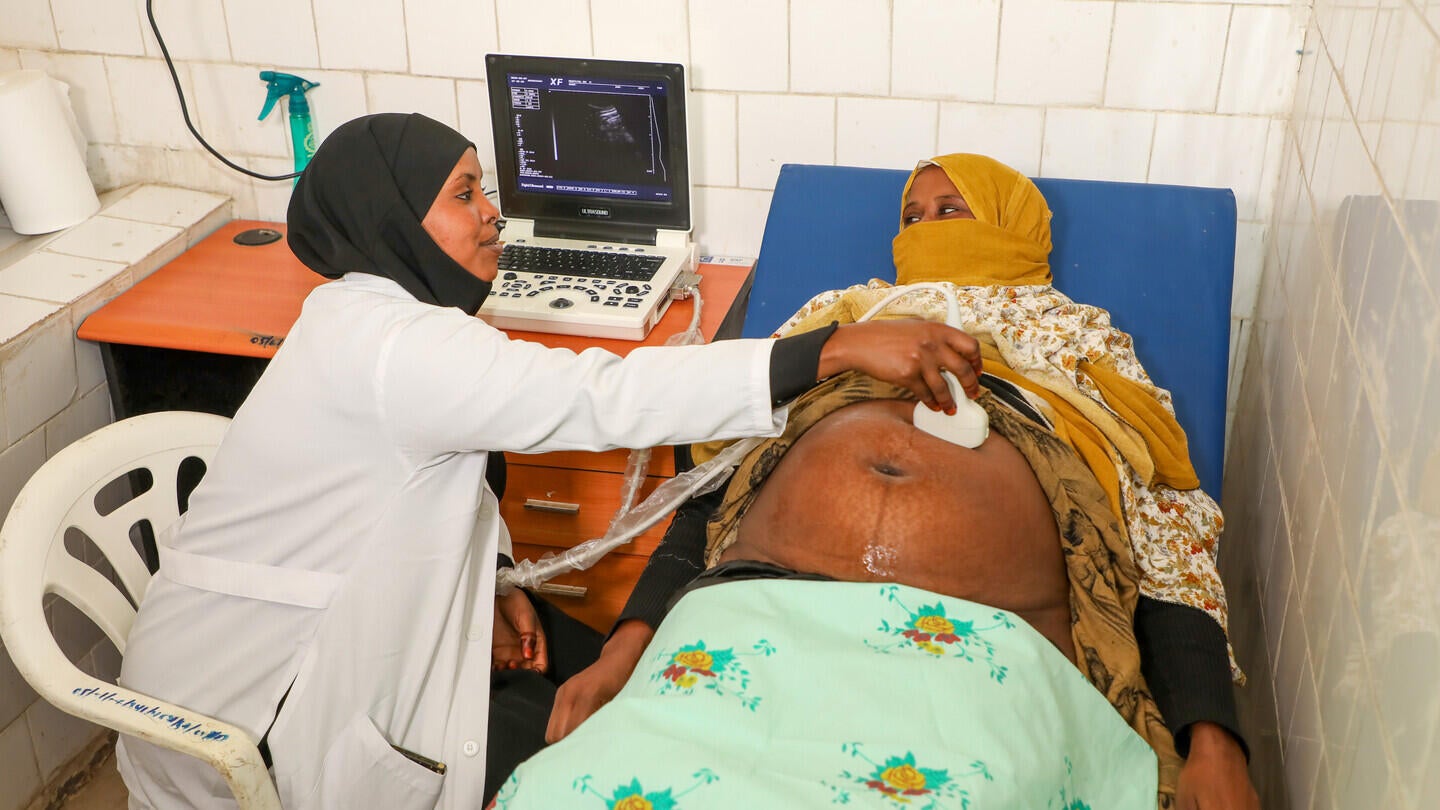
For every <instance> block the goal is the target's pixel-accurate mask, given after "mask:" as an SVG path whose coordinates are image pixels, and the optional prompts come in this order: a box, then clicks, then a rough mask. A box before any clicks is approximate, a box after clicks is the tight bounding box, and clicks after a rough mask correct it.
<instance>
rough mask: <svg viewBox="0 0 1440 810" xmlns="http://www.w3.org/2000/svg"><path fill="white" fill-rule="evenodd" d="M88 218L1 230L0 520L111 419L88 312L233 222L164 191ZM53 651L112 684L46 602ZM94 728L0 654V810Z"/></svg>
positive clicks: (118, 196) (111, 201) (15, 806)
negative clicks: (22, 232) (59, 457)
mask: <svg viewBox="0 0 1440 810" xmlns="http://www.w3.org/2000/svg"><path fill="white" fill-rule="evenodd" d="M102 206H103V207H102V209H101V211H100V213H99V214H97V215H96V216H93V217H91V218H90V219H88V220H86V221H85V222H83V223H80V224H79V225H76V226H74V227H71V228H68V229H66V230H64V231H61V232H58V233H55V234H49V235H45V236H32V237H28V238H27V237H19V236H17V235H16V234H15V233H14V232H13V231H10V230H9V229H6V228H0V515H4V514H6V513H8V512H9V510H10V505H11V503H12V502H13V501H14V500H15V496H16V494H17V493H18V492H19V491H20V488H21V487H22V486H24V484H25V482H26V481H27V480H29V478H30V476H31V475H32V474H33V473H34V472H35V470H37V469H38V468H39V467H40V465H41V464H43V463H44V462H45V460H46V459H48V458H50V457H52V456H54V455H55V454H56V453H58V452H59V451H60V450H61V449H63V448H64V447H66V446H67V445H69V444H70V443H71V442H73V441H75V440H76V439H78V438H80V437H81V436H84V435H85V434H87V433H90V432H92V431H94V430H95V429H97V428H99V427H100V426H102V425H105V424H108V423H109V422H110V421H111V418H112V417H111V412H110V396H109V393H108V391H107V389H106V387H105V373H104V369H103V368H102V364H101V361H100V351H99V349H98V347H97V346H96V345H94V344H91V343H87V342H85V341H81V340H77V339H76V337H75V330H76V329H77V328H79V325H80V323H82V322H83V321H84V319H85V317H86V316H87V315H89V314H90V313H91V312H94V311H95V310H96V309H98V308H99V307H100V306H101V305H103V304H104V303H106V302H108V301H110V300H112V299H114V298H115V297H116V296H118V295H119V294H120V293H121V292H123V291H125V290H126V289H129V288H130V286H131V285H133V284H134V283H135V281H137V280H139V279H141V278H144V277H145V276H147V275H149V274H150V273H151V272H152V271H154V270H155V269H157V268H158V267H160V266H161V265H162V264H164V263H166V262H168V261H170V260H171V259H174V258H175V257H176V256H179V255H180V253H181V252H183V251H184V250H185V249H186V248H187V247H189V246H191V245H193V244H194V243H195V242H197V241H199V240H200V239H201V238H202V237H203V236H205V235H207V234H209V233H210V232H211V231H213V230H214V229H215V228H216V227H218V226H219V225H221V224H222V223H224V222H225V221H227V220H229V219H231V218H233V217H234V212H233V210H232V207H231V205H230V203H229V201H228V200H227V199H226V198H224V197H221V196H218V195H215V194H209V193H205V192H198V191H191V190H186V189H178V188H173V187H163V186H155V185H151V186H141V187H127V188H123V189H118V190H115V191H112V192H109V193H106V194H104V195H102ZM48 613H49V615H50V617H51V619H52V623H53V625H54V628H55V634H56V638H57V640H58V641H59V642H60V645H61V648H62V649H63V650H65V651H66V652H67V654H69V655H70V656H71V657H72V659H73V660H76V661H77V662H78V663H79V664H80V666H81V667H82V668H85V669H86V670H87V671H90V672H93V673H96V674H99V675H100V676H101V677H109V678H113V677H114V676H115V674H116V673H117V672H118V671H119V667H118V660H119V659H118V654H117V653H116V652H115V650H114V648H113V647H111V646H110V644H109V642H108V641H102V640H101V635H100V631H99V630H98V628H96V627H95V626H94V625H93V624H89V623H88V621H86V620H84V619H82V618H81V617H80V614H79V613H78V612H77V611H74V610H73V609H70V607H69V605H68V604H67V603H64V602H62V601H59V600H56V601H55V602H52V603H51V604H50V606H49V609H48ZM98 733H99V729H98V728H97V727H96V726H94V725H92V724H90V723H86V722H83V721H80V720H76V719H74V718H72V717H70V716H69V715H66V714H64V713H62V712H60V711H59V710H57V709H55V708H53V707H52V706H50V704H48V703H46V702H45V701H42V700H40V699H39V698H38V697H37V696H36V695H35V693H34V691H32V690H31V689H30V687H28V686H27V685H26V684H25V682H24V680H23V679H22V678H21V677H20V674H19V673H18V672H17V671H16V670H15V667H14V665H13V663H12V662H11V661H10V658H9V656H8V655H7V654H6V652H5V650H4V648H3V647H0V810H19V809H20V808H24V807H26V806H28V805H29V803H30V801H31V799H32V797H34V796H35V794H36V792H37V791H39V790H40V789H41V788H42V787H44V786H45V785H46V784H47V783H50V782H52V781H55V780H59V779H62V778H63V777H64V776H65V775H67V773H66V772H63V771H62V769H63V768H64V766H65V765H66V764H67V762H69V760H70V759H71V758H72V757H74V756H75V755H76V754H79V753H81V752H82V751H83V750H84V749H85V748H86V746H87V745H88V744H89V743H90V742H91V741H92V740H93V739H94V738H95V737H96V735H97V734H98Z"/></svg>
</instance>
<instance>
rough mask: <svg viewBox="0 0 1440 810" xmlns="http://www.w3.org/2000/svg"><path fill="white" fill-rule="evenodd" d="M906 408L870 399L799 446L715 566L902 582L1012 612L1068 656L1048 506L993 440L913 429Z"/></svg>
mask: <svg viewBox="0 0 1440 810" xmlns="http://www.w3.org/2000/svg"><path fill="white" fill-rule="evenodd" d="M913 408H914V405H913V403H910V402H901V401H897V400H876V401H872V402H864V403H859V404H856V405H850V406H847V407H845V408H842V409H840V410H838V411H836V412H835V413H833V414H831V415H830V416H828V417H826V418H825V419H824V420H822V421H821V422H820V423H819V424H817V425H815V426H814V427H813V428H811V429H810V430H809V431H808V432H806V434H805V435H804V436H802V437H801V439H800V440H799V441H798V442H796V443H795V445H794V446H793V447H792V448H791V449H790V452H789V453H787V454H786V455H785V458H784V459H782V460H781V462H780V464H779V465H778V466H777V467H776V469H775V470H774V472H772V473H771V475H770V477H769V479H768V480H767V481H766V483H765V485H764V487H763V488H762V489H761V491H760V494H759V495H758V496H757V498H756V500H755V502H754V503H753V504H752V505H751V507H750V510H749V512H748V513H747V514H746V515H745V517H744V519H743V520H742V521H741V522H740V525H739V533H738V537H737V540H736V542H735V544H734V545H732V546H731V547H730V548H729V549H728V550H727V551H726V552H725V554H724V556H723V557H722V559H725V560H731V559H753V560H762V561H766V562H772V563H775V564H777V565H782V566H785V567H787V568H793V569H795V570H798V571H807V572H812V573H820V574H826V575H829V576H832V577H835V578H836V579H841V580H846V581H857V582H898V583H901V584H905V585H912V586H915V587H919V588H925V589H927V590H931V591H935V592H937V593H941V594H945V595H948V596H955V597H959V598H962V599H968V600H971V601H974V602H980V603H982V604H987V605H993V606H995V607H999V608H1004V609H1006V610H1011V611H1013V612H1015V613H1017V614H1020V615H1021V616H1022V618H1026V619H1027V621H1030V623H1031V624H1032V625H1034V626H1035V627H1036V629H1037V630H1040V632H1042V633H1044V634H1045V635H1046V636H1047V637H1049V638H1051V640H1052V641H1054V642H1055V643H1056V644H1057V646H1060V647H1061V649H1063V650H1066V651H1067V652H1068V651H1069V649H1070V642H1069V605H1068V593H1069V591H1068V583H1067V580H1066V577H1065V568H1064V558H1063V556H1062V552H1061V549H1060V540H1059V532H1058V531H1057V529H1056V525H1055V518H1054V515H1053V513H1052V512H1051V509H1050V505H1049V503H1048V501H1047V500H1046V498H1045V494H1044V492H1043V490H1041V488H1040V484H1039V482H1038V481H1036V479H1035V476H1034V474H1033V473H1032V472H1031V470H1030V466H1029V464H1028V463H1026V461H1025V458H1024V456H1022V455H1021V454H1020V452H1019V451H1018V450H1016V449H1015V447H1014V445H1012V444H1010V442H1009V441H1007V440H1006V439H1004V438H1003V437H1002V436H999V435H998V434H995V433H992V434H991V435H990V438H989V439H988V440H986V442H985V443H984V444H982V445H981V446H980V447H978V448H975V449H973V450H971V449H967V448H963V447H959V446H956V445H953V444H950V443H948V442H945V441H942V440H940V439H937V438H935V437H933V436H931V435H929V434H927V433H924V432H923V431H920V430H917V429H916V428H915V427H914V425H913V424H912V423H911V412H912V410H913Z"/></svg>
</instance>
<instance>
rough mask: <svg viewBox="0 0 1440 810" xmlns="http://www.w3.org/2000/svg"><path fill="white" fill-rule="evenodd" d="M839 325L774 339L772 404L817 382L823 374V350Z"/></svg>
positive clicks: (771, 379)
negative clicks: (821, 359)
mask: <svg viewBox="0 0 1440 810" xmlns="http://www.w3.org/2000/svg"><path fill="white" fill-rule="evenodd" d="M839 328H840V325H839V324H838V323H831V324H830V325H829V326H822V327H820V328H819V329H815V330H813V331H810V332H801V333H800V334H798V335H790V336H789V337H783V338H780V339H779V340H777V341H775V347H774V348H773V349H771V350H770V399H771V404H772V405H775V406H777V407H778V406H780V405H784V404H785V403H787V402H789V401H790V400H792V399H794V398H795V397H798V396H800V395H801V394H803V393H805V392H806V391H809V390H810V389H811V387H813V386H814V385H815V383H816V382H817V379H818V377H817V375H818V374H819V373H820V350H821V349H822V348H824V346H825V341H827V340H829V339H830V336H831V335H833V334H835V330H836V329H839Z"/></svg>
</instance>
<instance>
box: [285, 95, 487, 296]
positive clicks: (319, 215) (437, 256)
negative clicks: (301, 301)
mask: <svg viewBox="0 0 1440 810" xmlns="http://www.w3.org/2000/svg"><path fill="white" fill-rule="evenodd" d="M471 146H473V144H471V143H470V142H469V141H467V140H465V136H463V135H461V134H460V133H458V132H456V131H455V130H453V129H451V128H450V127H447V126H445V125H444V124H442V123H440V122H439V121H435V120H433V119H430V118H426V117H425V116H423V115H420V114H419V113H410V114H408V115H407V114H403V113H382V114H379V115H366V116H362V117H360V118H356V119H354V120H353V121H348V122H346V123H344V124H341V125H340V127H339V128H337V129H336V130H335V131H334V132H332V133H330V136H329V137H328V138H326V139H325V141H324V142H323V143H321V144H320V148H319V149H317V150H316V152H315V156H314V157H313V158H311V159H310V164H309V165H308V166H306V168H305V171H304V173H303V174H301V175H300V180H299V182H297V183H296V184H295V191H294V193H293V194H291V196H290V210H289V211H288V212H287V214H286V224H287V229H288V231H289V244H290V249H291V250H292V251H294V253H295V255H296V257H298V258H299V259H300V261H302V262H304V263H305V266H307V267H309V268H310V269H311V270H314V271H315V272H317V273H319V274H320V275H322V276H325V277H326V278H339V277H340V276H342V275H344V274H345V273H349V272H360V273H371V274H373V275H377V276H384V277H385V278H388V279H391V280H393V281H395V283H397V284H399V285H400V286H401V287H404V288H405V290H406V292H408V293H410V294H411V295H413V296H415V297H416V298H418V299H419V300H421V301H424V302H425V303H427V304H435V305H438V306H442V307H459V308H460V309H462V310H464V311H465V312H467V313H469V314H471V315H474V314H475V313H476V312H477V311H478V310H479V309H480V305H481V304H482V303H484V301H485V296H487V295H489V294H490V282H488V281H482V280H481V279H479V278H477V277H475V276H474V275H473V274H471V273H470V272H469V271H468V270H466V269H465V268H464V267H461V266H460V264H459V263H458V262H456V261H455V260H454V259H452V258H450V257H449V256H448V255H447V254H446V253H445V251H443V250H441V249H440V246H439V245H437V244H435V240H433V239H431V238H430V234H428V233H426V232H425V229H424V228H423V227H421V225H420V222H421V220H423V219H424V218H425V213H426V212H427V211H429V210H430V204H431V203H433V202H434V201H435V197H436V195H438V194H439V193H440V189H441V187H443V186H444V185H445V181H446V180H447V179H449V177H450V171H451V170H452V169H454V168H455V163H456V161H458V160H460V156H461V155H463V154H464V153H465V150H466V149H468V148H470V147H471Z"/></svg>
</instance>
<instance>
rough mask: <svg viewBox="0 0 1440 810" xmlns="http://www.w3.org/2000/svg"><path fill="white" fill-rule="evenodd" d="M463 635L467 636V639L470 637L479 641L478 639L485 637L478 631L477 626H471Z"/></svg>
mask: <svg viewBox="0 0 1440 810" xmlns="http://www.w3.org/2000/svg"><path fill="white" fill-rule="evenodd" d="M465 637H466V638H468V639H470V640H471V641H479V640H480V639H482V638H485V634H484V633H482V632H480V628H478V627H471V628H470V629H469V630H468V631H467V632H466V633H465Z"/></svg>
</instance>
